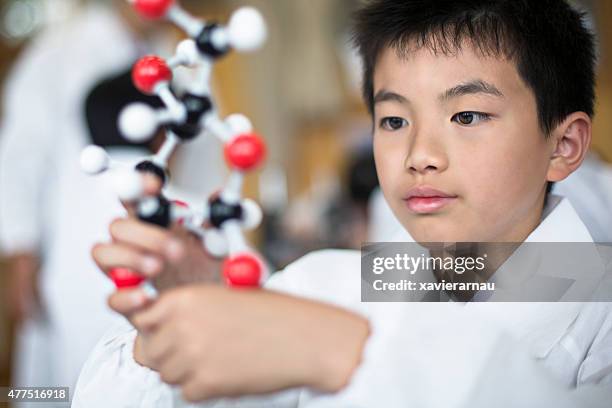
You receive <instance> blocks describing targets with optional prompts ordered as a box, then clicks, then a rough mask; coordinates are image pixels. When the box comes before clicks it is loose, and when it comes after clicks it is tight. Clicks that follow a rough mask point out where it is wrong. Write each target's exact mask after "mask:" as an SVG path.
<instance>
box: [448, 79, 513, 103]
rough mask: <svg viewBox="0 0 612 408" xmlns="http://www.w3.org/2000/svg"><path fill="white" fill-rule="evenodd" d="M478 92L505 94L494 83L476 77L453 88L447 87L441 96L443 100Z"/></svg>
mask: <svg viewBox="0 0 612 408" xmlns="http://www.w3.org/2000/svg"><path fill="white" fill-rule="evenodd" d="M477 93H484V94H488V95H493V96H500V97H502V98H503V97H504V94H503V93H501V91H500V90H499V89H497V87H496V86H495V85H493V84H490V83H488V82H485V81H483V80H481V79H475V80H473V81H469V82H466V83H463V84H459V85H457V86H454V87H452V88H449V89H447V90H446V91H444V93H442V94H441V95H440V97H439V99H440V100H441V101H445V100H448V99H451V98H456V97H458V96H463V95H473V94H477Z"/></svg>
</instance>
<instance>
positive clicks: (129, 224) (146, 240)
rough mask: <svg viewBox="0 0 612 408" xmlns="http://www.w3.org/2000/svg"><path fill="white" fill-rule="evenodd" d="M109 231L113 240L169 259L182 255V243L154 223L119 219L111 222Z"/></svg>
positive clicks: (175, 258)
mask: <svg viewBox="0 0 612 408" xmlns="http://www.w3.org/2000/svg"><path fill="white" fill-rule="evenodd" d="M110 233H111V236H112V237H113V239H114V240H115V241H119V242H121V243H125V244H129V245H133V246H134V247H137V248H140V249H142V250H145V251H147V252H152V253H155V254H159V255H162V256H164V257H167V258H168V259H170V260H177V259H179V258H180V257H181V256H182V255H183V245H182V243H181V242H180V241H178V240H176V239H173V238H172V234H171V233H170V232H169V231H168V230H165V229H163V228H160V227H158V226H156V225H150V224H145V223H144V222H142V221H138V220H134V219H119V220H115V221H113V223H112V224H111V226H110Z"/></svg>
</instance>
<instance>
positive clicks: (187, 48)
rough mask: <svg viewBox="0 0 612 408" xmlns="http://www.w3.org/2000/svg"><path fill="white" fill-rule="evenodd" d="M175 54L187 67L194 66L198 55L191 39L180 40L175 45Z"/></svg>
mask: <svg viewBox="0 0 612 408" xmlns="http://www.w3.org/2000/svg"><path fill="white" fill-rule="evenodd" d="M176 54H177V56H178V57H179V58H180V59H181V61H183V62H184V63H185V64H186V65H187V66H188V67H192V66H195V65H196V64H197V63H198V61H199V56H200V54H199V51H198V47H197V45H196V43H195V41H193V40H191V39H187V40H183V41H181V42H180V43H179V45H178V46H177V47H176Z"/></svg>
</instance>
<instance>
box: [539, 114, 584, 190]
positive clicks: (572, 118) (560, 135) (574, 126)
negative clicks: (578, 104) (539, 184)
mask: <svg viewBox="0 0 612 408" xmlns="http://www.w3.org/2000/svg"><path fill="white" fill-rule="evenodd" d="M591 130H592V125H591V118H590V117H589V115H587V114H586V113H584V112H574V113H571V114H570V115H568V116H567V117H566V118H565V120H563V122H561V123H560V124H559V125H558V126H557V127H556V128H555V129H554V130H553V131H552V132H551V135H550V139H551V143H553V146H552V148H553V152H552V155H551V157H550V163H549V165H548V173H547V175H546V176H547V180H548V181H561V180H563V179H564V178H566V177H567V176H569V175H570V174H572V173H573V172H574V171H575V170H576V169H577V168H578V167H579V166H580V165H581V164H582V161H583V160H584V158H585V156H586V154H587V152H588V150H589V146H590V144H591Z"/></svg>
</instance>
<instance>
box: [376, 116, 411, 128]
mask: <svg viewBox="0 0 612 408" xmlns="http://www.w3.org/2000/svg"><path fill="white" fill-rule="evenodd" d="M407 125H408V121H407V120H406V119H403V118H400V117H398V116H388V117H386V118H382V119H381V121H380V127H381V128H383V129H385V130H398V129H401V128H403V127H404V126H407Z"/></svg>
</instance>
